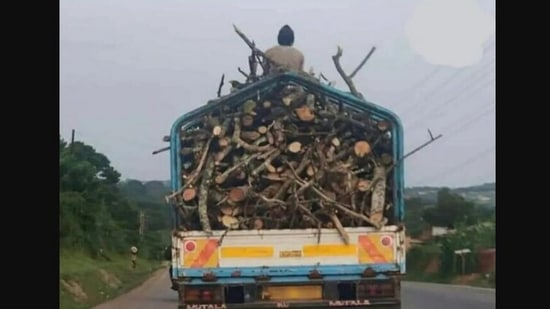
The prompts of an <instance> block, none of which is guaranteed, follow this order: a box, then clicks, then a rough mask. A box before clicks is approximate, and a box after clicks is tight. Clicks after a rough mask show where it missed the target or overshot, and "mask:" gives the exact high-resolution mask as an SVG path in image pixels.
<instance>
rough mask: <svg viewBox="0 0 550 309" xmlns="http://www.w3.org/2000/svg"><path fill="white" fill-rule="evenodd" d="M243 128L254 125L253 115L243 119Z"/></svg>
mask: <svg viewBox="0 0 550 309" xmlns="http://www.w3.org/2000/svg"><path fill="white" fill-rule="evenodd" d="M241 124H242V125H243V127H250V126H252V125H253V124H254V117H252V115H244V116H243V117H242V119H241Z"/></svg>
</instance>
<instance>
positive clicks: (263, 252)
mask: <svg viewBox="0 0 550 309" xmlns="http://www.w3.org/2000/svg"><path fill="white" fill-rule="evenodd" d="M274 251H275V250H274V249H273V247H271V246H269V247H268V246H266V247H223V248H221V256H222V258H270V257H273V252H274Z"/></svg>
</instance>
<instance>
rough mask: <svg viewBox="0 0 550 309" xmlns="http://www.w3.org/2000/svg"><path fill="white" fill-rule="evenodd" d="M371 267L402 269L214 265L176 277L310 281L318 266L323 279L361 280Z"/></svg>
mask: <svg viewBox="0 0 550 309" xmlns="http://www.w3.org/2000/svg"><path fill="white" fill-rule="evenodd" d="M367 267H371V268H372V269H373V270H374V271H376V272H377V273H379V274H378V275H377V276H376V277H375V278H378V279H384V278H387V275H384V273H385V272H399V271H400V269H399V265H397V264H387V263H385V264H360V265H359V264H357V265H322V266H314V265H312V266H293V267H241V268H238V267H218V268H215V269H208V268H198V269H194V268H175V269H174V270H173V274H172V275H173V277H174V278H178V277H187V278H192V279H191V281H190V282H187V283H186V284H206V283H205V282H203V281H202V279H201V278H202V276H203V274H204V273H208V272H213V273H214V274H215V275H216V278H217V280H216V282H215V283H214V284H220V283H225V284H229V283H240V284H243V283H255V282H256V279H255V277H258V276H268V277H269V278H270V279H269V282H270V283H279V282H285V283H286V282H297V283H298V282H307V281H311V280H312V279H310V278H308V275H309V273H310V272H311V271H312V270H314V269H315V270H317V271H319V272H320V274H321V275H322V276H323V280H325V281H326V280H328V281H330V280H360V279H364V278H363V277H362V276H361V274H362V273H363V271H364V270H365V268H367ZM236 271H238V272H240V276H239V277H232V276H231V274H232V273H234V272H236Z"/></svg>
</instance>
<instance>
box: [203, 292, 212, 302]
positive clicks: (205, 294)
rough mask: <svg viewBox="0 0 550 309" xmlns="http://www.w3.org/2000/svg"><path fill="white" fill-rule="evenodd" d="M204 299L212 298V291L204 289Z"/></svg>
mask: <svg viewBox="0 0 550 309" xmlns="http://www.w3.org/2000/svg"><path fill="white" fill-rule="evenodd" d="M201 298H202V300H212V292H210V291H202V296H201Z"/></svg>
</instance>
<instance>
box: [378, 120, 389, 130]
mask: <svg viewBox="0 0 550 309" xmlns="http://www.w3.org/2000/svg"><path fill="white" fill-rule="evenodd" d="M376 126H377V127H378V130H380V131H382V132H386V131H388V130H389V129H391V126H390V123H389V122H387V121H385V120H382V121H379V122H378V124H377V125H376Z"/></svg>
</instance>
